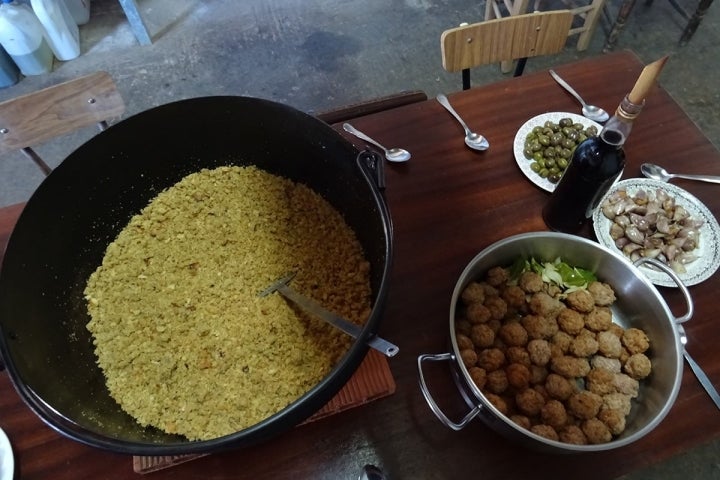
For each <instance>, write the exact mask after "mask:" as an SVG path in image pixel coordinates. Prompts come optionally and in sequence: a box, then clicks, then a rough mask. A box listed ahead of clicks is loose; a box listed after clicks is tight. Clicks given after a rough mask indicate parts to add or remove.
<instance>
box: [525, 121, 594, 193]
mask: <svg viewBox="0 0 720 480" xmlns="http://www.w3.org/2000/svg"><path fill="white" fill-rule="evenodd" d="M600 130H602V125H600V124H599V123H597V122H594V121H592V120H589V119H587V118H585V117H583V116H581V115H577V114H574V113H568V112H549V113H543V114H540V115H537V116H535V117H533V118H531V119H530V120H528V121H527V122H525V123H524V124H523V126H522V127H520V129H519V130H518V132H517V134H516V135H515V141H514V142H513V151H514V153H515V161H516V162H517V164H518V166H519V167H520V170H522V172H523V173H524V174H525V176H526V177H527V178H528V179H530V181H531V182H533V183H534V184H535V185H537V186H538V187H540V188H542V189H543V190H546V191H548V192H552V191H553V190H555V185H557V182H558V181H559V180H560V177H561V176H562V174H563V172H564V171H565V169H566V168H567V165H568V163H569V162H570V159H571V158H572V154H573V151H574V150H575V147H576V146H577V145H578V144H579V143H580V142H582V141H583V140H585V139H586V138H588V137H594V136H596V135H597V134H598V133H599V132H600Z"/></svg>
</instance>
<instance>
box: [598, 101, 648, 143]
mask: <svg viewBox="0 0 720 480" xmlns="http://www.w3.org/2000/svg"><path fill="white" fill-rule="evenodd" d="M644 104H645V101H644V100H643V102H642V103H640V104H637V103H633V102H631V101H630V100H629V99H628V97H627V96H625V98H624V99H623V101H622V102H620V105H618V107H617V110H615V115H613V116H612V117H610V119H609V120H608V121H607V123H606V124H605V126H604V127H603V129H602V131H601V132H600V138H601V139H602V140H603V141H604V142H605V143H607V144H608V145H612V146H614V147H615V148H621V147H622V146H623V145H624V144H625V140H626V139H627V137H628V136H629V135H630V130H632V125H633V121H634V120H635V118H637V116H638V115H639V114H640V111H641V110H642V107H643V105H644Z"/></svg>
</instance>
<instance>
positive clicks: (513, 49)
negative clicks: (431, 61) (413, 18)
mask: <svg viewBox="0 0 720 480" xmlns="http://www.w3.org/2000/svg"><path fill="white" fill-rule="evenodd" d="M572 20H573V14H572V13H571V12H570V10H553V11H550V12H535V13H527V14H523V15H514V16H510V17H505V18H498V19H495V20H488V21H485V22H479V23H473V24H471V25H462V26H459V27H456V28H451V29H449V30H445V31H444V32H443V33H442V35H441V36H440V48H441V52H442V65H443V68H444V69H445V70H447V71H448V72H459V71H463V72H464V77H465V76H467V75H465V73H466V72H469V69H470V68H473V67H479V66H481V65H487V64H491V63H498V62H503V61H508V60H517V59H527V58H530V57H537V56H539V55H551V54H555V53H558V52H560V51H561V50H562V49H563V48H564V47H565V43H566V42H567V37H568V32H569V31H570V27H571V25H572ZM522 67H524V62H523V63H521V64H519V71H516V75H519V74H521V73H522ZM463 83H464V84H465V78H464V79H463ZM463 88H469V76H467V87H466V86H465V85H463Z"/></svg>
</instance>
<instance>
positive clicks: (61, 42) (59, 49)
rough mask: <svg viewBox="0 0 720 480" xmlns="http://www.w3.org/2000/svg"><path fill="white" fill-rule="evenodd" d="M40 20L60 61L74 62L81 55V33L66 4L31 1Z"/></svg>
mask: <svg viewBox="0 0 720 480" xmlns="http://www.w3.org/2000/svg"><path fill="white" fill-rule="evenodd" d="M30 4H31V5H32V8H33V10H34V11H35V14H36V15H37V17H38V18H39V19H40V23H42V25H43V27H45V32H46V33H47V40H48V43H50V48H51V49H52V51H53V53H54V54H55V56H56V57H57V58H58V60H63V61H65V60H72V59H73V58H77V57H78V56H79V55H80V31H79V30H78V26H77V23H75V19H74V18H73V17H72V15H71V14H70V10H68V8H67V6H66V5H65V2H63V1H60V0H30Z"/></svg>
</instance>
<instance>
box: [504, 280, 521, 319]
mask: <svg viewBox="0 0 720 480" xmlns="http://www.w3.org/2000/svg"><path fill="white" fill-rule="evenodd" d="M500 296H501V297H502V299H503V300H505V303H506V304H507V306H508V308H510V309H513V310H515V311H516V312H518V313H525V312H526V311H527V301H526V300H525V291H524V290H523V289H522V288H520V287H519V286H517V285H508V286H507V287H505V289H504V290H503V291H502V294H501V295H500Z"/></svg>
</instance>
